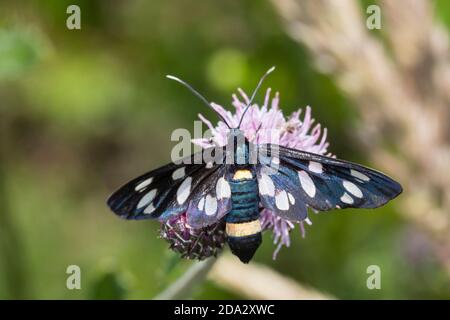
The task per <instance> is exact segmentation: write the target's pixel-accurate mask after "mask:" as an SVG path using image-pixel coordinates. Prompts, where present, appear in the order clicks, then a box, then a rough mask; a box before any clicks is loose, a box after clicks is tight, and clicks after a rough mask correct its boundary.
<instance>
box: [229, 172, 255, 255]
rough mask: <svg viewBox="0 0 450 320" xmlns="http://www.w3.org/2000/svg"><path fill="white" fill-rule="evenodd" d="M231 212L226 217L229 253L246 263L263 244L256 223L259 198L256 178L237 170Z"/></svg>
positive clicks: (232, 189) (249, 173) (233, 184)
mask: <svg viewBox="0 0 450 320" xmlns="http://www.w3.org/2000/svg"><path fill="white" fill-rule="evenodd" d="M230 188H231V203H232V205H231V211H230V212H229V213H228V214H227V216H226V217H225V222H226V228H225V230H226V234H227V237H228V245H229V246H230V249H231V252H232V253H233V254H234V255H236V256H237V257H238V258H239V259H240V260H241V261H242V262H244V263H248V262H249V261H250V260H251V259H252V257H253V255H254V254H255V252H256V250H257V249H258V247H259V246H260V244H261V242H262V237H261V223H260V222H259V196H258V183H257V181H256V177H255V176H254V175H253V174H252V172H251V171H250V170H246V169H240V170H237V171H236V172H235V174H234V177H233V179H232V180H231V181H230Z"/></svg>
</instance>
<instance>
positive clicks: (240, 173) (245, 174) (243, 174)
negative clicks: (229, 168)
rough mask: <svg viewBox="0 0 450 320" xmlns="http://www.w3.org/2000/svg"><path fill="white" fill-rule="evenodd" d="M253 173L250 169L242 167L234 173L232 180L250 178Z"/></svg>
mask: <svg viewBox="0 0 450 320" xmlns="http://www.w3.org/2000/svg"><path fill="white" fill-rule="evenodd" d="M252 178H253V175H252V173H251V171H250V170H247V169H242V170H237V171H236V172H235V173H234V176H233V180H251V179H252Z"/></svg>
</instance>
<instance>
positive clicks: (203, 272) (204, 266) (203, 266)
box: [153, 258, 217, 300]
mask: <svg viewBox="0 0 450 320" xmlns="http://www.w3.org/2000/svg"><path fill="white" fill-rule="evenodd" d="M216 261H217V258H209V259H207V260H205V261H201V262H198V263H195V264H194V265H192V266H191V267H190V268H189V269H188V270H187V271H186V272H185V273H184V274H183V275H182V276H181V278H179V279H178V280H176V281H175V282H174V283H173V284H172V285H170V286H169V287H168V288H167V289H165V290H164V291H163V292H161V293H160V294H158V295H157V296H156V297H155V298H153V299H154V300H176V299H187V298H189V297H190V295H191V293H192V291H193V290H194V288H195V287H196V286H197V285H199V284H200V283H201V282H203V281H204V280H205V278H206V276H207V274H208V272H209V270H211V268H212V266H213V265H214V263H215V262H216Z"/></svg>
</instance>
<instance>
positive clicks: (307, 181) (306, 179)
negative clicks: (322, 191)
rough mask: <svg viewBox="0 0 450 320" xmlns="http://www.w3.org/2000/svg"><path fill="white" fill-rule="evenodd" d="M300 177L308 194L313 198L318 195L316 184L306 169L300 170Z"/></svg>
mask: <svg viewBox="0 0 450 320" xmlns="http://www.w3.org/2000/svg"><path fill="white" fill-rule="evenodd" d="M298 177H299V179H300V184H301V185H302V188H303V190H305V192H306V194H307V195H308V196H309V197H310V198H313V197H314V196H315V195H316V186H315V185H314V182H313V181H312V179H311V177H310V176H309V175H308V173H307V172H306V171H299V172H298Z"/></svg>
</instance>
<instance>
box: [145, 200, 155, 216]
mask: <svg viewBox="0 0 450 320" xmlns="http://www.w3.org/2000/svg"><path fill="white" fill-rule="evenodd" d="M155 209H156V208H155V207H154V206H153V203H150V205H148V206H147V208H145V210H144V213H145V214H150V213H152V212H153V211H155Z"/></svg>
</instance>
